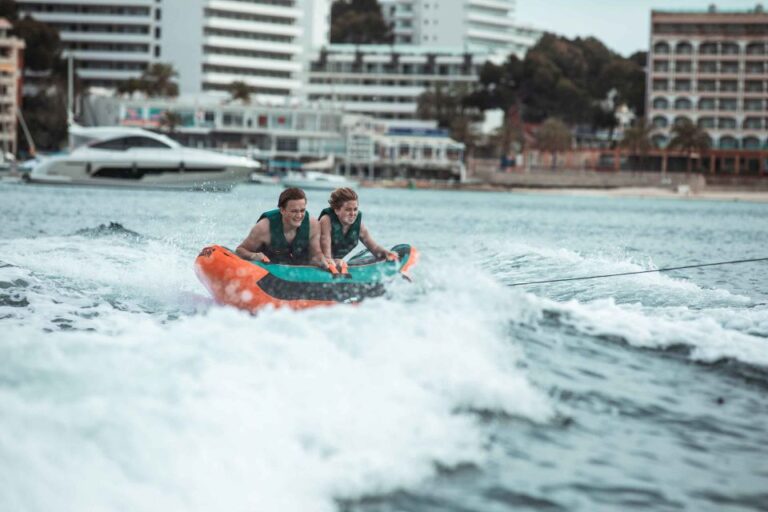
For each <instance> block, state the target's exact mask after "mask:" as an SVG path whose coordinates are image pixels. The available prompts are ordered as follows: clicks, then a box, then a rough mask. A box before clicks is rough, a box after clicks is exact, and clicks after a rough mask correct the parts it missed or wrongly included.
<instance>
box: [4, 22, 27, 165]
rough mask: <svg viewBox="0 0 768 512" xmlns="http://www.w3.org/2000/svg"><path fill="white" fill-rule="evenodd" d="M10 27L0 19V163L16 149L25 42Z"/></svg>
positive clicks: (14, 152)
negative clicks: (15, 35)
mask: <svg viewBox="0 0 768 512" xmlns="http://www.w3.org/2000/svg"><path fill="white" fill-rule="evenodd" d="M11 28H12V26H11V24H10V23H9V22H8V21H7V20H6V19H5V18H0V163H2V162H4V161H5V160H6V156H7V155H8V154H11V155H15V154H16V152H17V150H18V139H17V131H16V120H17V113H18V111H19V109H20V108H21V79H22V69H23V66H24V41H22V40H20V39H18V38H15V37H12V36H11V35H10V31H11Z"/></svg>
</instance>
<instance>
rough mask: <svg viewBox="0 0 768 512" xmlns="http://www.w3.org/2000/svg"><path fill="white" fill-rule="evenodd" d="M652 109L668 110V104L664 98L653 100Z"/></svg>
mask: <svg viewBox="0 0 768 512" xmlns="http://www.w3.org/2000/svg"><path fill="white" fill-rule="evenodd" d="M653 108H655V109H659V110H664V109H666V108H669V102H668V101H667V99H666V98H655V99H654V100H653Z"/></svg>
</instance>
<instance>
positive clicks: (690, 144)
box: [669, 118, 712, 173]
mask: <svg viewBox="0 0 768 512" xmlns="http://www.w3.org/2000/svg"><path fill="white" fill-rule="evenodd" d="M711 142H712V140H711V139H710V137H709V134H708V133H707V131H706V130H703V129H701V128H699V127H698V126H696V125H695V124H693V121H691V120H690V119H687V118H683V119H681V120H679V121H677V122H676V123H675V126H674V127H672V140H670V141H669V147H670V148H672V149H679V150H681V151H683V152H685V154H686V156H687V157H688V160H687V163H686V172H687V173H690V172H691V163H692V162H691V160H692V157H693V153H695V152H703V151H706V150H707V149H709V146H710V145H711Z"/></svg>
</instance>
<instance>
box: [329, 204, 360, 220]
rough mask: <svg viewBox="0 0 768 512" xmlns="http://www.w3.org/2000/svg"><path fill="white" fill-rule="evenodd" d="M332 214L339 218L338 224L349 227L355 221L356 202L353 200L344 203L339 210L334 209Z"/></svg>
mask: <svg viewBox="0 0 768 512" xmlns="http://www.w3.org/2000/svg"><path fill="white" fill-rule="evenodd" d="M333 212H334V213H335V214H336V216H337V217H338V218H339V222H341V224H342V225H344V226H351V225H352V224H354V223H355V219H357V201H355V200H354V199H353V200H352V201H346V202H344V203H342V205H341V206H340V207H339V208H334V209H333Z"/></svg>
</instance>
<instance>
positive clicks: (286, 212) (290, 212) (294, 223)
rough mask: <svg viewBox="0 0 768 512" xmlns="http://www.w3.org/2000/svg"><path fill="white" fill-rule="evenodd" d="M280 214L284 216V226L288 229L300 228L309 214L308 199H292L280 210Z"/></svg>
mask: <svg viewBox="0 0 768 512" xmlns="http://www.w3.org/2000/svg"><path fill="white" fill-rule="evenodd" d="M280 214H281V215H282V216H283V224H285V226H286V227H292V228H297V229H298V228H299V227H301V222H302V221H303V220H304V215H306V214H307V200H306V199H291V200H290V201H287V202H286V203H285V207H282V208H280Z"/></svg>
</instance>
